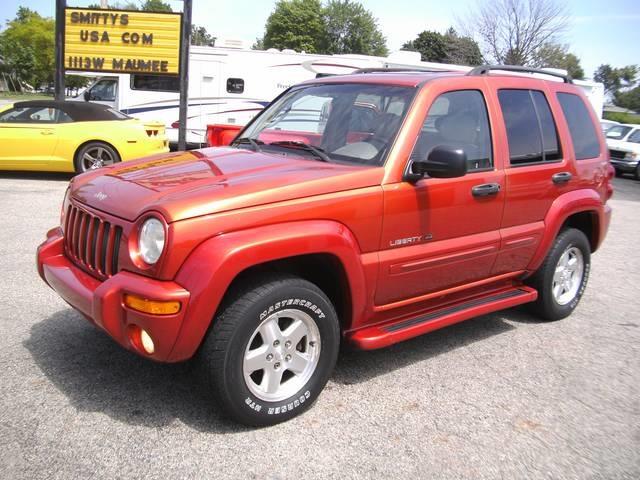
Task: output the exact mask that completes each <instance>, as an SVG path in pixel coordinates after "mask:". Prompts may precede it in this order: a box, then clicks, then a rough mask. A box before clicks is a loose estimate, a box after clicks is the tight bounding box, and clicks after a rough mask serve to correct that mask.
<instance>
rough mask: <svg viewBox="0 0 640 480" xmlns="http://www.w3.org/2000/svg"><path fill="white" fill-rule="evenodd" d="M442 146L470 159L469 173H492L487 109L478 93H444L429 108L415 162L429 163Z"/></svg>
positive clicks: (414, 151) (415, 151) (412, 156)
mask: <svg viewBox="0 0 640 480" xmlns="http://www.w3.org/2000/svg"><path fill="white" fill-rule="evenodd" d="M438 145H447V146H451V147H454V148H461V149H462V150H464V153H465V154H466V155H467V170H468V171H469V172H473V171H478V170H490V169H492V168H493V159H492V155H491V130H490V128H489V119H488V116H487V107H486V104H485V101H484V97H483V96H482V93H480V92H479V91H478V90H460V91H456V92H448V93H443V94H442V95H440V96H439V97H438V98H436V99H435V100H434V102H433V104H432V105H431V108H429V113H428V114H427V118H426V119H425V121H424V124H423V125H422V130H421V131H420V136H419V137H418V139H417V141H416V145H415V147H414V149H413V152H412V153H411V161H414V160H426V158H427V156H428V155H429V152H431V150H432V149H433V147H436V146H438Z"/></svg>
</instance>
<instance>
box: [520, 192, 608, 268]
mask: <svg viewBox="0 0 640 480" xmlns="http://www.w3.org/2000/svg"><path fill="white" fill-rule="evenodd" d="M580 212H592V213H595V214H596V217H595V221H596V225H595V228H594V231H593V234H594V235H597V238H596V239H595V242H594V245H595V246H596V247H597V246H598V245H599V242H601V241H602V237H603V236H604V232H603V231H602V229H603V228H606V225H607V224H608V222H606V221H604V219H603V217H604V216H605V213H604V205H603V203H602V199H601V198H600V195H598V193H597V192H596V191H595V190H591V189H580V190H573V191H571V192H567V193H565V194H563V195H560V196H559V197H558V198H556V199H555V200H554V201H553V203H552V204H551V207H550V208H549V211H548V212H547V214H546V216H545V217H544V224H545V229H544V235H543V237H542V240H540V244H539V245H538V248H537V249H536V252H535V254H534V255H533V257H532V259H531V261H530V262H529V265H528V266H527V270H529V271H531V272H534V271H536V270H537V269H538V268H539V267H540V265H542V262H543V261H544V259H545V257H546V256H547V252H548V251H549V249H550V248H551V245H552V244H553V241H554V240H555V238H556V237H557V236H558V234H559V233H560V229H561V228H562V225H563V224H564V223H565V222H566V221H567V219H568V218H569V217H570V216H571V215H574V214H576V213H580ZM594 251H595V248H594Z"/></svg>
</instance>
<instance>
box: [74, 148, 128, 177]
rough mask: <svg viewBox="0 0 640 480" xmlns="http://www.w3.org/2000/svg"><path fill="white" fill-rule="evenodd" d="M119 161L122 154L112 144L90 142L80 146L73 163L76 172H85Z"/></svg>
mask: <svg viewBox="0 0 640 480" xmlns="http://www.w3.org/2000/svg"><path fill="white" fill-rule="evenodd" d="M119 161H120V155H118V152H117V151H116V150H115V149H114V148H113V147H112V146H111V145H108V144H106V143H104V142H88V143H85V144H84V145H83V146H82V147H80V149H79V150H78V152H77V153H76V158H75V160H74V162H73V163H74V166H75V169H76V173H84V172H87V171H89V170H95V169H97V168H101V167H105V166H107V165H113V164H114V163H117V162H119Z"/></svg>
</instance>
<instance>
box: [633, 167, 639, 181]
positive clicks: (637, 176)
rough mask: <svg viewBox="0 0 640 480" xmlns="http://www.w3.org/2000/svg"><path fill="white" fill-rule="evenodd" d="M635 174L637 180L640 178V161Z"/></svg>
mask: <svg viewBox="0 0 640 480" xmlns="http://www.w3.org/2000/svg"><path fill="white" fill-rule="evenodd" d="M634 176H635V177H636V180H640V163H638V166H637V167H636V171H635V173H634Z"/></svg>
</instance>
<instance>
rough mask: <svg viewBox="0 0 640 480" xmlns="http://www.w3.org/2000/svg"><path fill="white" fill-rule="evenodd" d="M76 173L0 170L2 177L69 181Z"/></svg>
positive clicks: (0, 176)
mask: <svg viewBox="0 0 640 480" xmlns="http://www.w3.org/2000/svg"><path fill="white" fill-rule="evenodd" d="M74 175H75V174H74V173H58V172H0V178H9V179H12V178H13V179H19V180H60V181H67V182H68V181H69V180H71V179H72V178H73V176H74Z"/></svg>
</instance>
